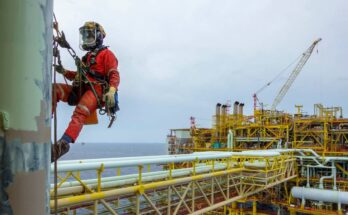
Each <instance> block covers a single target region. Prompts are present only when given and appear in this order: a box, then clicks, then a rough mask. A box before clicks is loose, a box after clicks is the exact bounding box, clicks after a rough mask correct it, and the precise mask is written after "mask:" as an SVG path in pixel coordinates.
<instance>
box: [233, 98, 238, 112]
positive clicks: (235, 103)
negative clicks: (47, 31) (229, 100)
mask: <svg viewBox="0 0 348 215" xmlns="http://www.w3.org/2000/svg"><path fill="white" fill-rule="evenodd" d="M238 105H239V102H238V101H235V102H234V105H233V114H234V115H237V114H238Z"/></svg>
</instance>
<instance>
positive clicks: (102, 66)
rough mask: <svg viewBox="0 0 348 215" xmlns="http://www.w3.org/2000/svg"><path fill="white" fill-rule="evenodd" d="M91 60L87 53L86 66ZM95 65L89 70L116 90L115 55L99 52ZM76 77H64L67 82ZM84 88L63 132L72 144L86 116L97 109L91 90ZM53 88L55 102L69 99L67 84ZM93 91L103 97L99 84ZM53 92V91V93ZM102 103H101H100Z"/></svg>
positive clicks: (73, 75)
mask: <svg viewBox="0 0 348 215" xmlns="http://www.w3.org/2000/svg"><path fill="white" fill-rule="evenodd" d="M90 60H91V53H87V65H89V62H90ZM95 62H96V63H95V64H93V65H91V66H90V70H93V71H95V72H97V73H98V74H101V75H104V76H105V77H107V80H109V86H110V87H115V89H118V85H119V83H120V76H119V72H118V70H117V66H118V61H117V58H116V57H115V55H114V54H113V53H112V52H111V51H110V50H108V49H103V50H101V51H100V52H99V53H98V54H97V56H96V58H95ZM76 75H77V72H75V71H66V72H65V74H64V76H65V77H66V78H67V79H68V80H74V79H75V77H76ZM87 78H88V79H89V80H90V81H91V82H92V83H93V82H96V80H95V79H94V78H93V77H91V76H90V75H88V74H87ZM83 85H84V86H83V87H82V88H84V90H83V92H82V96H81V97H80V98H79V101H78V104H77V106H76V108H75V110H74V113H73V115H72V117H71V121H70V123H69V126H68V128H67V129H66V130H65V135H68V136H69V137H70V138H71V139H72V142H73V143H74V142H75V140H76V139H77V137H78V136H79V133H80V131H81V130H82V127H83V125H84V123H85V120H86V119H87V118H88V116H89V115H90V114H91V113H93V112H94V111H95V110H96V109H97V108H98V107H97V106H98V103H97V99H96V97H95V96H94V94H93V92H92V90H91V88H90V87H89V86H88V84H83ZM53 88H54V89H55V92H56V102H59V101H63V102H67V101H68V98H69V94H70V93H71V91H72V86H71V85H67V84H54V85H53ZM94 89H95V91H96V92H97V94H98V97H99V98H102V96H103V92H102V91H103V90H102V86H101V85H100V84H94ZM53 92H54V91H53ZM52 101H53V104H52V107H55V106H56V105H57V104H56V103H54V99H52ZM101 102H102V101H101Z"/></svg>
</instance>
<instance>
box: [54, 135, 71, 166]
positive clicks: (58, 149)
mask: <svg viewBox="0 0 348 215" xmlns="http://www.w3.org/2000/svg"><path fill="white" fill-rule="evenodd" d="M69 149H70V145H69V143H68V142H67V141H66V140H64V139H60V140H59V141H58V142H57V144H56V145H54V144H52V145H51V163H53V162H54V161H56V160H58V159H59V158H60V157H62V156H63V155H64V154H66V153H67V152H68V151H69Z"/></svg>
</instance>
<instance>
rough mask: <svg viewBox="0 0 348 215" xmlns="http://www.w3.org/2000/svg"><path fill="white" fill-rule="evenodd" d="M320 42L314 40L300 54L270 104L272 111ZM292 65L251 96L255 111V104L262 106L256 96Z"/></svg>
mask: <svg viewBox="0 0 348 215" xmlns="http://www.w3.org/2000/svg"><path fill="white" fill-rule="evenodd" d="M320 41H321V38H319V39H317V40H315V41H314V42H313V43H312V45H311V46H310V47H309V48H308V49H307V50H306V51H305V52H304V53H303V54H302V57H301V56H300V57H301V59H300V60H299V62H298V63H297V65H296V67H295V68H294V70H293V71H292V73H291V75H290V76H289V78H288V80H287V81H286V82H285V84H284V85H283V87H282V88H281V90H280V91H279V93H278V95H277V97H276V98H275V99H274V101H273V104H272V108H271V109H272V110H275V109H276V107H277V105H278V104H279V103H280V102H281V101H282V99H283V98H284V96H285V94H286V93H287V92H288V90H289V88H290V87H291V85H292V84H293V83H294V81H295V79H296V77H297V76H298V74H299V73H300V71H301V70H302V68H303V66H304V65H305V64H306V62H307V61H308V59H309V57H310V56H311V54H312V52H313V50H314V48H315V46H316V45H317V44H318V43H319V42H320ZM300 57H298V58H297V59H296V60H295V61H294V62H293V63H295V62H296V61H297V60H298V59H299V58H300ZM293 63H291V64H289V65H288V66H287V67H286V68H285V69H283V70H282V71H281V73H279V74H278V75H277V76H276V77H275V78H274V79H273V80H272V81H270V82H268V83H267V84H265V85H264V86H263V87H261V88H260V89H259V90H258V91H257V92H256V93H254V94H253V98H254V110H256V107H257V103H259V104H260V105H261V106H262V103H260V101H259V99H258V97H257V94H259V93H260V92H261V91H263V90H264V89H265V88H267V87H268V86H270V85H271V83H272V82H273V81H275V80H276V79H277V78H278V77H279V76H280V75H281V74H282V73H283V72H284V71H286V70H287V69H288V68H289V67H290V66H291V65H292V64H293Z"/></svg>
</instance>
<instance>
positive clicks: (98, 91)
mask: <svg viewBox="0 0 348 215" xmlns="http://www.w3.org/2000/svg"><path fill="white" fill-rule="evenodd" d="M79 31H80V48H81V49H83V50H84V51H87V54H86V55H85V56H84V57H83V58H82V64H83V65H84V66H85V67H84V68H85V70H86V76H85V78H86V79H88V80H85V81H83V80H78V77H79V76H78V72H76V71H69V70H66V69H64V68H63V66H61V65H54V67H55V69H56V71H57V72H58V73H60V74H62V75H63V76H64V77H65V78H67V79H68V80H71V81H74V82H73V84H72V85H68V84H53V87H52V88H54V90H53V92H56V94H55V98H56V99H53V104H52V107H53V110H55V109H54V107H56V105H57V102H59V101H63V102H67V103H68V104H69V105H75V106H76V108H75V110H74V113H73V115H72V117H71V121H70V123H69V126H68V128H67V129H66V130H65V132H64V134H63V136H62V137H61V138H60V139H59V140H58V141H57V143H56V144H54V145H53V146H52V148H51V162H54V161H55V160H57V159H59V158H60V157H61V156H62V155H64V154H65V153H67V152H68V151H69V149H70V145H69V144H70V143H74V142H75V141H76V139H77V137H78V135H79V133H80V132H81V130H82V127H83V125H84V124H86V120H87V118H88V117H90V115H91V114H92V113H96V109H97V108H98V105H100V103H102V105H108V106H109V107H111V106H112V107H113V106H114V105H115V93H116V92H117V89H118V85H119V83H120V76H119V72H118V69H117V66H118V61H117V58H116V57H115V55H114V54H113V53H112V52H111V51H110V50H109V49H108V48H107V47H106V46H104V45H103V39H104V38H105V36H106V34H105V31H104V29H103V27H102V26H101V25H100V24H98V23H96V22H86V23H85V24H84V25H83V26H82V27H81V28H80V29H79ZM80 78H81V76H80ZM86 81H88V82H89V84H87V83H86ZM91 83H92V84H93V85H91ZM92 86H93V88H94V90H93V89H92ZM116 95H117V93H116ZM53 96H54V95H53ZM54 100H55V101H54Z"/></svg>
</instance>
